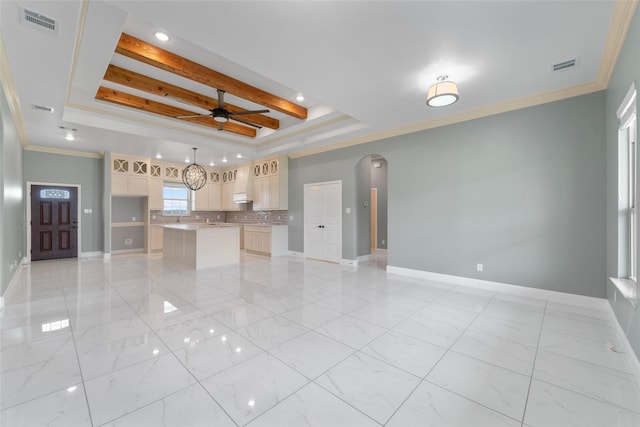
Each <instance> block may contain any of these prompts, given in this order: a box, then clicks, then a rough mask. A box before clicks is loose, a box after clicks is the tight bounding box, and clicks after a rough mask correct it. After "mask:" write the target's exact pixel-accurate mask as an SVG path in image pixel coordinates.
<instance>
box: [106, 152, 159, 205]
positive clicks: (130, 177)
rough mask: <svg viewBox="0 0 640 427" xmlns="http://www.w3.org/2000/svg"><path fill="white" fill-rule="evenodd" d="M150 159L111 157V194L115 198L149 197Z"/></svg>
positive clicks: (114, 155) (116, 155)
mask: <svg viewBox="0 0 640 427" xmlns="http://www.w3.org/2000/svg"><path fill="white" fill-rule="evenodd" d="M149 172H150V164H149V159H144V158H137V157H131V156H123V155H120V154H112V155H111V194H112V195H115V196H148V195H149V175H150V173H149Z"/></svg>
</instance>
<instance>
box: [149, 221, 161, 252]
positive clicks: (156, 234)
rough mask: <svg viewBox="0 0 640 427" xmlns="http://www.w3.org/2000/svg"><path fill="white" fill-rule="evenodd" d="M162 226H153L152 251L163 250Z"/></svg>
mask: <svg viewBox="0 0 640 427" xmlns="http://www.w3.org/2000/svg"><path fill="white" fill-rule="evenodd" d="M162 238H163V228H162V227H151V251H152V252H158V251H161V250H162Z"/></svg>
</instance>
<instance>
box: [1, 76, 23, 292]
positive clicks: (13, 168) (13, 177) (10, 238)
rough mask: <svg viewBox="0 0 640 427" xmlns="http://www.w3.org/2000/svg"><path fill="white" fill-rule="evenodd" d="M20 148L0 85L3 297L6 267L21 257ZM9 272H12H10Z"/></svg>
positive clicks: (9, 274)
mask: <svg viewBox="0 0 640 427" xmlns="http://www.w3.org/2000/svg"><path fill="white" fill-rule="evenodd" d="M23 152H24V150H23V148H22V145H21V144H20V141H19V139H18V133H17V130H16V126H15V122H14V120H13V117H12V116H11V113H10V111H9V104H8V103H7V98H6V94H5V92H4V89H3V87H2V85H0V165H1V166H2V172H1V173H0V212H2V217H1V219H0V236H2V243H1V244H0V294H2V295H4V292H5V290H6V289H7V287H8V286H9V282H11V279H12V277H13V275H14V274H15V269H12V268H10V265H11V264H12V263H14V265H16V266H17V263H19V262H20V260H21V257H23V256H24V253H25V246H24V209H25V202H24V188H23V185H22V174H23V168H22V156H23ZM12 270H13V271H12Z"/></svg>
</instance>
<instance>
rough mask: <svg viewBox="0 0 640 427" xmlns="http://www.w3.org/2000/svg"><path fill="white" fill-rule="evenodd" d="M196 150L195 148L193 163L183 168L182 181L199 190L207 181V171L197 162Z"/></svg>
mask: <svg viewBox="0 0 640 427" xmlns="http://www.w3.org/2000/svg"><path fill="white" fill-rule="evenodd" d="M196 150H197V148H195V147H194V148H193V163H191V164H190V165H189V166H187V167H186V168H184V169H183V170H182V183H183V184H184V185H185V187H187V188H188V189H190V190H193V191H198V190H200V189H201V188H202V187H204V186H205V184H206V183H207V171H206V170H205V169H204V168H203V167H202V166H200V165H199V164H197V163H196Z"/></svg>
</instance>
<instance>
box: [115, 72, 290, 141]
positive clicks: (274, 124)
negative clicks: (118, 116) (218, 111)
mask: <svg viewBox="0 0 640 427" xmlns="http://www.w3.org/2000/svg"><path fill="white" fill-rule="evenodd" d="M104 80H106V81H109V82H112V83H117V84H119V85H123V86H127V87H130V88H133V89H137V90H140V91H143V92H147V93H151V94H153V95H157V96H164V97H171V98H173V99H176V100H180V101H183V102H185V103H187V104H192V105H195V106H197V107H200V108H204V109H205V110H212V109H213V108H217V107H218V100H217V99H214V98H211V97H208V96H204V95H201V94H199V93H197V92H193V91H190V90H188V89H183V88H181V87H179V86H175V85H172V84H170V83H165V82H163V81H161V80H156V79H153V78H151V77H147V76H145V75H142V74H139V73H136V72H134V71H130V70H127V69H124V68H122V67H118V66H116V65H109V67H108V68H107V71H106V73H105V74H104ZM224 108H226V109H227V110H228V111H229V112H232V113H233V112H238V111H246V109H244V108H240V107H237V106H235V105H231V104H228V103H226V102H225V103H224ZM212 120H213V119H212ZM242 120H244V121H247V122H249V123H253V124H255V125H258V126H263V127H267V128H270V129H278V128H279V127H280V121H279V120H277V119H274V118H272V117H268V116H264V115H262V114H247V115H243V116H242Z"/></svg>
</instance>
